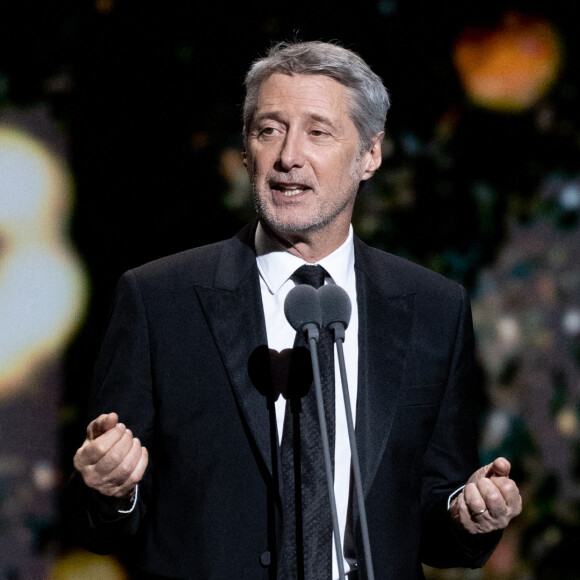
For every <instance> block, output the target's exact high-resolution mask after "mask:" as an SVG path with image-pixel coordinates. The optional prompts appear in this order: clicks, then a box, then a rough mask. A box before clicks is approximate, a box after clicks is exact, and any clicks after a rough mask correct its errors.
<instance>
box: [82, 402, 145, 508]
mask: <svg viewBox="0 0 580 580" xmlns="http://www.w3.org/2000/svg"><path fill="white" fill-rule="evenodd" d="M148 462H149V455H148V452H147V449H146V448H145V447H143V446H142V445H141V442H140V441H139V439H137V438H136V437H133V433H132V432H131V431H130V430H129V429H127V427H126V426H125V425H124V424H123V423H119V417H118V416H117V414H116V413H109V414H105V415H100V416H99V417H97V418H96V419H95V420H94V421H91V423H90V424H89V426H88V427H87V437H86V439H85V441H84V443H83V444H82V446H81V447H80V448H79V449H78V450H77V452H76V454H75V457H74V466H75V469H76V470H77V471H78V472H79V473H80V474H81V476H82V478H83V480H84V482H85V484H86V485H87V486H88V487H90V488H91V489H93V490H95V491H97V492H99V493H100V494H101V495H103V496H107V497H109V498H117V499H119V500H125V501H126V500H127V498H130V497H131V496H132V494H133V492H134V490H135V487H136V486H137V483H139V481H141V479H142V478H143V474H144V473H145V469H146V468H147V464H148Z"/></svg>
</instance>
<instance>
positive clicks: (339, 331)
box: [329, 323, 375, 580]
mask: <svg viewBox="0 0 580 580" xmlns="http://www.w3.org/2000/svg"><path fill="white" fill-rule="evenodd" d="M329 326H330V328H331V329H332V331H333V336H334V342H335V344H336V350H337V353H338V364H339V367H340V380H341V383H342V395H343V398H344V410H345V412H346V426H347V430H348V439H349V442H350V453H351V456H352V470H353V475H354V486H355V490H356V498H357V502H358V507H359V517H360V527H361V533H362V541H363V550H364V555H365V562H366V566H365V567H366V569H367V580H374V578H375V574H374V570H373V559H372V555H371V544H370V540H369V527H368V523H367V513H366V509H365V502H364V494H363V488H362V481H361V474H360V462H359V458H358V449H357V445H356V438H355V433H354V422H353V420H352V407H351V405H350V394H349V390H348V380H347V377H346V364H345V359H344V349H343V343H344V338H345V328H344V324H341V323H333V324H330V325H329Z"/></svg>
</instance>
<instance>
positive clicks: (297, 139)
mask: <svg viewBox="0 0 580 580" xmlns="http://www.w3.org/2000/svg"><path fill="white" fill-rule="evenodd" d="M304 158H305V150H304V142H303V139H302V138H301V136H300V135H299V133H298V132H297V131H292V130H289V131H288V132H287V133H286V136H285V138H284V141H283V143H282V148H281V149H280V156H279V158H278V163H279V166H280V169H281V170H282V171H290V170H291V169H293V168H295V167H302V166H303V165H304Z"/></svg>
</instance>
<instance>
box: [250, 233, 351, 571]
mask: <svg viewBox="0 0 580 580" xmlns="http://www.w3.org/2000/svg"><path fill="white" fill-rule="evenodd" d="M256 251H257V262H258V270H259V272H260V289H261V292H262V303H263V306H264V318H265V320H266V333H267V337H268V348H270V349H272V350H275V351H277V352H282V351H283V350H284V349H291V348H292V346H293V345H294V338H295V336H296V331H295V330H294V329H293V328H292V327H291V326H290V324H289V323H288V321H287V320H286V316H285V315H284V300H285V299H286V296H287V294H288V292H289V291H290V290H291V289H292V288H293V287H294V286H295V283H294V282H293V281H292V280H291V278H290V277H291V276H292V274H293V273H294V272H295V271H296V270H297V269H298V268H299V267H300V266H302V265H304V264H306V262H305V261H304V260H302V259H300V258H298V257H297V256H294V255H293V254H290V253H288V252H286V251H283V250H281V249H279V248H276V247H275V246H274V245H273V244H270V243H269V239H268V238H267V237H266V235H265V233H264V232H263V230H262V231H260V226H259V225H258V230H257V231H256ZM317 264H319V265H320V266H322V267H323V268H324V269H325V270H326V271H327V272H328V274H329V276H330V280H329V279H328V278H327V280H326V283H328V282H329V281H330V282H334V283H335V284H337V285H339V286H341V287H342V288H344V290H346V292H347V293H348V296H349V298H350V300H351V303H352V315H351V319H350V323H349V325H348V328H347V329H346V338H345V341H344V355H345V361H346V374H347V380H348V386H349V394H350V403H351V408H352V409H353V415H355V409H356V396H357V371H358V308H357V302H356V280H355V272H354V245H353V232H352V226H351V227H350V230H349V234H348V238H347V239H346V241H345V242H344V243H343V244H342V245H341V246H340V247H339V248H338V249H336V250H335V251H334V252H333V253H332V254H330V255H329V256H327V257H326V258H323V259H322V260H320V262H317ZM311 265H312V264H311ZM334 376H335V405H336V406H335V409H336V411H335V414H336V440H335V446H334V473H335V475H334V493H335V496H336V504H337V512H338V522H339V527H340V537H341V541H342V542H343V543H344V531H345V528H346V518H347V511H348V497H349V485H350V443H349V440H348V430H347V425H346V413H345V409H344V399H343V394H342V383H341V380H340V369H339V366H338V356H337V355H336V351H335V373H334ZM285 409H286V399H284V397H278V400H277V401H276V422H277V426H278V440H279V441H281V440H282V429H283V425H284V413H285ZM354 419H355V417H354V416H353V420H354ZM343 545H344V544H343ZM332 569H333V573H332V575H333V578H338V566H337V564H336V552H335V545H334V541H333V544H332ZM345 570H346V571H348V564H347V563H346V561H345Z"/></svg>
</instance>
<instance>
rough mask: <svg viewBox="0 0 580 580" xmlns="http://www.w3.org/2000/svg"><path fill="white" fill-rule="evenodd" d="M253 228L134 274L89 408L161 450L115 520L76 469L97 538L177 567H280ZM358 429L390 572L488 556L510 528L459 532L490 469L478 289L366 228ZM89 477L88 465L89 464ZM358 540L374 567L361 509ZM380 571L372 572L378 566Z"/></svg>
mask: <svg viewBox="0 0 580 580" xmlns="http://www.w3.org/2000/svg"><path fill="white" fill-rule="evenodd" d="M252 238H253V230H252V229H251V228H246V229H245V230H244V231H243V232H241V233H240V234H239V235H238V236H236V237H234V238H232V239H230V240H227V241H224V242H220V243H217V244H213V245H210V246H205V247H201V248H196V249H193V250H189V251H186V252H183V253H180V254H177V255H174V256H170V257H168V258H164V259H162V260H158V261H155V262H152V263H150V264H147V265H145V266H142V267H140V268H137V269H135V270H132V271H129V272H128V273H126V274H125V275H124V276H123V278H122V279H121V281H120V283H119V286H118V289H117V295H116V300H115V306H114V309H113V312H112V316H111V320H110V324H109V330H108V332H107V334H106V337H105V340H104V343H103V346H102V350H101V354H100V357H99V359H98V363H97V366H96V372H95V379H94V384H93V389H92V397H91V406H90V418H91V419H92V418H94V417H96V416H98V415H99V414H100V413H104V412H110V411H115V412H117V413H118V414H119V416H120V419H121V421H122V422H124V423H126V424H127V425H128V426H129V427H130V428H131V429H132V430H133V432H134V433H135V435H136V436H138V437H140V438H141V440H142V441H143V443H144V444H145V445H146V446H147V447H148V449H149V450H150V465H149V467H148V469H147V472H146V476H145V478H144V480H143V482H142V484H141V486H140V493H139V498H138V502H137V506H136V509H135V510H134V512H133V513H132V514H130V515H128V516H123V517H120V518H117V519H115V520H113V521H104V520H103V519H102V518H101V517H100V516H99V515H97V514H96V511H95V509H94V505H93V504H92V502H91V500H90V497H91V496H90V494H89V493H88V492H87V490H86V489H85V488H84V486H83V485H82V483H81V482H80V481H79V480H77V481H76V482H75V483H73V484H72V485H71V486H70V489H69V492H68V495H69V499H68V501H69V505H70V506H71V513H72V514H73V520H74V522H75V525H76V527H77V529H78V530H79V532H80V536H79V537H81V538H82V539H83V543H84V545H85V546H86V547H88V548H89V549H92V550H94V551H97V552H109V551H114V550H119V549H123V550H125V551H127V552H128V553H130V554H132V557H133V558H134V560H135V565H136V567H137V568H138V569H139V570H141V571H144V572H147V573H149V574H157V575H159V576H162V577H168V578H203V579H233V578H235V579H248V580H256V579H260V578H263V579H266V578H275V574H276V553H277V544H278V542H279V539H280V532H281V526H282V522H281V500H280V490H279V487H278V477H277V470H278V447H277V445H276V431H275V430H276V422H275V413H274V405H273V403H274V401H273V398H272V396H271V395H270V393H271V390H270V389H269V375H268V369H269V364H268V349H267V340H266V331H265V324H264V314H263V309H262V304H261V295H260V286H259V277H258V271H257V266H256V260H255V252H254V249H253V243H252ZM355 269H356V280H357V294H358V308H359V320H360V322H359V324H360V329H359V380H358V402H357V409H356V437H357V445H358V449H359V456H360V461H361V471H362V481H363V488H364V493H365V498H366V510H367V519H368V524H369V535H370V539H371V545H372V554H373V560H374V568H375V578H377V580H380V579H387V578H389V579H393V578H394V579H397V580H400V579H407V578H408V579H416V578H421V577H422V571H421V564H420V562H421V561H423V562H425V563H427V564H430V565H432V566H438V567H448V566H468V567H474V566H480V565H483V563H484V562H485V560H486V559H487V557H488V556H489V553H490V551H491V549H492V548H493V547H494V545H495V543H496V542H497V541H498V536H497V535H496V534H491V535H489V536H481V537H472V536H470V537H468V536H467V535H462V534H459V533H457V532H455V531H454V530H453V528H452V527H451V525H450V522H449V517H448V514H447V512H446V502H447V498H448V496H449V494H450V493H451V492H452V491H453V490H455V489H456V488H457V487H459V486H460V485H462V484H463V483H464V482H465V481H466V479H467V478H468V477H469V476H470V475H471V473H472V472H473V471H474V470H475V469H477V467H478V460H477V454H476V451H475V444H474V434H473V424H472V416H471V409H470V408H469V407H470V397H471V392H470V391H471V384H470V378H471V367H472V353H473V336H472V324H471V316H470V308H469V301H468V298H467V295H466V292H465V291H464V289H462V288H461V287H460V286H459V285H457V284H455V283H453V282H450V281H448V280H446V279H444V278H443V277H441V276H439V275H437V274H434V273H432V272H430V271H428V270H426V269H424V268H421V267H418V266H416V265H414V264H411V263H409V262H407V261H404V260H402V259H400V258H397V257H394V256H392V255H389V254H386V253H384V252H380V251H378V250H376V249H372V248H369V247H368V246H366V245H365V244H363V243H362V242H361V241H360V240H358V239H355ZM79 479H80V478H79ZM353 516H354V517H353V521H354V527H353V534H354V535H353V537H354V549H355V553H356V556H357V558H358V563H359V568H360V569H361V570H362V571H363V573H364V569H365V563H364V560H363V550H362V541H361V535H360V526H359V522H358V509H357V506H356V502H355V506H354V509H353ZM361 576H362V577H364V576H363V575H361Z"/></svg>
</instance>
